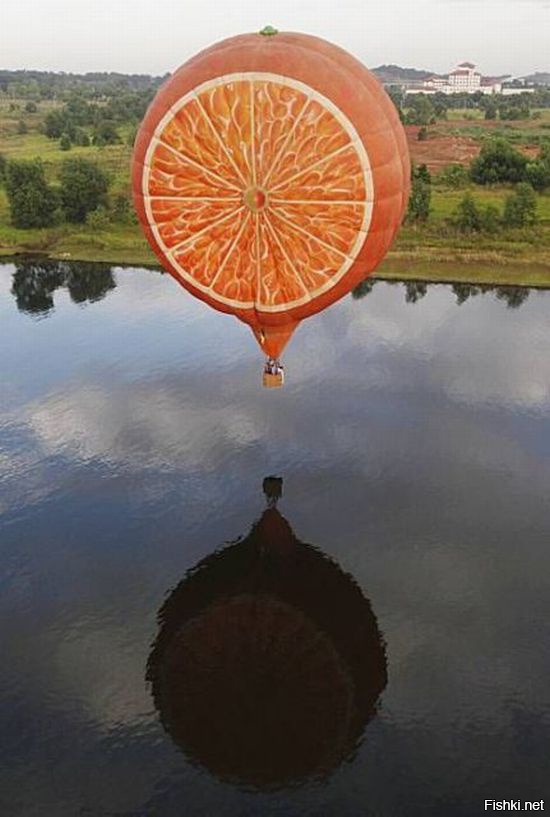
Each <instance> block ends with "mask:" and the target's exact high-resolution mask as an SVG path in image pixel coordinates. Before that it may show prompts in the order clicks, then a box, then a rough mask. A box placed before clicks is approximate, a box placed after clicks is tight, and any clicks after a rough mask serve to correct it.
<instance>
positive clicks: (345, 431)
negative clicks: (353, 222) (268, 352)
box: [0, 262, 550, 817]
mask: <svg viewBox="0 0 550 817" xmlns="http://www.w3.org/2000/svg"><path fill="white" fill-rule="evenodd" d="M355 295H356V297H348V298H346V299H345V300H344V301H342V302H340V303H339V304H337V305H336V306H334V307H332V308H331V309H330V310H327V311H326V312H325V313H324V314H323V315H321V316H318V317H317V318H314V319H311V320H309V321H306V322H305V323H304V324H302V326H301V327H300V328H299V330H298V332H297V333H296V335H295V337H294V339H293V341H292V343H291V344H290V346H289V348H288V351H287V353H286V354H285V363H286V367H287V385H285V388H284V389H282V390H278V391H267V390H263V389H262V388H261V386H260V379H261V359H260V356H259V352H258V349H257V347H256V345H255V342H254V341H253V338H252V334H251V333H250V331H249V330H248V329H247V328H246V327H245V326H243V325H241V324H239V323H238V322H237V321H234V320H233V319H231V318H229V317H227V316H223V315H220V314H217V313H214V312H213V311H211V310H209V309H208V308H207V307H205V306H204V305H203V304H202V303H200V302H198V301H195V300H194V299H192V298H191V297H190V296H188V295H187V294H186V293H185V292H183V290H181V289H179V287H178V286H177V284H176V283H175V282H174V281H173V280H172V279H171V278H169V276H167V275H161V274H160V273H158V272H153V271H147V270H140V269H120V268H109V267H105V266H100V265H89V264H67V263H62V264H55V263H51V262H41V263H38V262H33V263H23V262H22V263H19V264H18V265H17V266H14V265H11V264H7V265H4V266H2V267H0V348H1V349H2V355H1V358H0V361H1V362H0V383H1V389H0V514H1V515H0V542H1V548H2V567H1V570H0V576H1V582H2V585H1V586H2V593H1V595H0V621H1V627H2V633H1V639H2V655H3V661H2V670H1V672H0V734H2V742H1V749H0V752H1V759H0V764H1V765H0V768H1V772H0V775H1V781H0V783H1V785H0V811H1V813H2V814H6V815H10V817H22V816H23V815H24V817H31V815H32V817H34V815H41V817H42V815H52V817H53V815H55V817H74V815H87V816H93V817H114V816H115V815H116V816H117V817H138V815H139V817H150V815H159V817H164V815H166V817H172V815H174V817H176V815H177V816H178V817H179V816H180V815H182V814H184V815H186V817H195V816H196V817H199V816H200V817H202V816H203V815H216V817H237V816H238V817H244V815H246V816H248V815H258V816H259V817H260V816H261V817H272V816H273V817H274V816H275V815H277V817H278V816H279V815H285V817H286V816H287V815H290V816H291V817H294V815H296V817H297V816H298V815H306V817H310V816H312V815H315V817H317V816H318V817H321V816H322V817H325V816H326V815H344V816H345V817H347V815H349V816H350V817H356V815H357V817H359V815H360V816H361V817H365V816H366V817H368V816H369V815H372V816H373V817H374V816H375V815H376V816H377V817H379V816H380V815H382V816H383V817H386V815H387V817H401V815H403V817H405V815H406V817H415V815H431V814H433V815H438V816H439V815H442V814H445V815H446V816H447V815H460V816H462V815H472V814H477V813H481V812H482V811H483V803H484V800H485V799H486V798H496V799H505V798H508V799H511V798H514V799H518V798H522V799H530V800H536V799H538V800H540V799H544V798H545V797H546V798H550V786H549V783H548V779H549V775H548V745H549V737H550V730H549V726H550V684H549V683H548V679H549V670H550V623H549V622H550V594H549V590H550V548H549V542H550V503H549V500H548V497H549V495H550V422H549V419H548V418H549V408H550V390H549V384H550V343H549V337H550V332H549V330H550V293H549V292H539V291H534V290H533V291H529V290H525V289H519V288H518V289H513V288H512V289H504V288H501V289H499V290H487V291H478V290H472V289H470V288H468V287H466V286H457V287H455V288H452V287H450V286H442V285H422V284H408V285H404V284H389V283H382V282H379V283H376V284H375V285H374V287H370V286H363V287H361V288H360V289H359V290H358V291H357V292H356V293H355ZM269 475H277V476H279V477H282V478H283V486H282V497H281V498H280V499H279V500H278V502H277V504H276V507H275V506H274V503H275V501H274V498H273V496H271V498H270V503H271V505H272V506H273V507H271V508H268V506H267V504H266V498H265V497H264V494H263V491H262V484H263V480H264V478H265V477H266V476H269ZM274 484H276V483H273V482H268V483H267V485H268V488H269V485H271V486H273V485H274ZM268 493H269V490H268ZM266 514H267V515H266ZM216 551H218V552H217V553H216ZM197 565H199V567H198V568H197ZM247 662H248V663H247ZM241 725H242V731H241V730H240V726H241ZM203 727H204V728H203Z"/></svg>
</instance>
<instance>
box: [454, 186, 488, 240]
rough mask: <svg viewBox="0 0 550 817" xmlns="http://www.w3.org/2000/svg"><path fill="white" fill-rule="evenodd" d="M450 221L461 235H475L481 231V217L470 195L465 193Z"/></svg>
mask: <svg viewBox="0 0 550 817" xmlns="http://www.w3.org/2000/svg"><path fill="white" fill-rule="evenodd" d="M452 221H453V223H454V224H455V226H456V227H457V229H458V230H460V232H461V233H476V232H479V231H480V230H481V216H480V213H479V210H478V208H477V204H476V203H475V201H474V199H473V196H472V195H471V194H470V193H466V195H465V196H464V197H463V198H462V200H461V201H460V202H459V204H458V207H457V208H456V210H455V212H454V213H453V215H452Z"/></svg>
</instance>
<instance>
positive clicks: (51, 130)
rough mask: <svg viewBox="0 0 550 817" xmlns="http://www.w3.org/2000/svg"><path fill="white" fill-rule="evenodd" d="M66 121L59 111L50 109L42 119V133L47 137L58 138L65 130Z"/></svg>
mask: <svg viewBox="0 0 550 817" xmlns="http://www.w3.org/2000/svg"><path fill="white" fill-rule="evenodd" d="M66 129H67V122H66V119H65V116H64V115H63V113H62V112H61V111H50V113H49V114H48V115H47V116H46V118H45V120H44V133H45V134H46V136H47V137H48V138H49V139H60V138H61V136H62V134H63V133H65V132H66Z"/></svg>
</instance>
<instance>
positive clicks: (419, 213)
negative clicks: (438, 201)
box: [407, 165, 432, 222]
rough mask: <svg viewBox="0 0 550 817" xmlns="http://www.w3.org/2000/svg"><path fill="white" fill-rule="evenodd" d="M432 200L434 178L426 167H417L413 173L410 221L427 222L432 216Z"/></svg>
mask: <svg viewBox="0 0 550 817" xmlns="http://www.w3.org/2000/svg"><path fill="white" fill-rule="evenodd" d="M431 200H432V178H431V176H430V171H429V170H428V168H427V167H426V165H420V166H419V167H416V166H414V165H413V167H412V171H411V195H410V198H409V207H408V210H407V218H408V220H409V221H412V222H415V221H427V220H428V218H429V215H430V203H431Z"/></svg>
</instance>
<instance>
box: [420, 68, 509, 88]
mask: <svg viewBox="0 0 550 817" xmlns="http://www.w3.org/2000/svg"><path fill="white" fill-rule="evenodd" d="M501 91H502V81H501V79H499V78H496V79H495V78H492V77H483V76H482V75H481V74H480V73H479V71H476V66H475V65H474V64H473V63H472V62H461V63H460V65H457V67H456V68H454V69H453V70H452V71H451V72H450V73H448V74H445V75H442V76H437V75H434V76H432V77H428V79H427V80H426V81H425V82H424V84H423V85H422V86H421V87H420V88H415V89H414V90H411V91H408V93H410V94H436V93H440V94H475V93H478V92H481V93H482V94H500V92H501Z"/></svg>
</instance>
